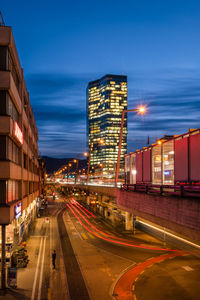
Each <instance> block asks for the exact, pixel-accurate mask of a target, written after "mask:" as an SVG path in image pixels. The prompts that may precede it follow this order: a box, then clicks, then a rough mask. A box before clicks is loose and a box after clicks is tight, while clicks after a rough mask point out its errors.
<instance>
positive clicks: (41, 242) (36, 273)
mask: <svg viewBox="0 0 200 300" xmlns="http://www.w3.org/2000/svg"><path fill="white" fill-rule="evenodd" d="M43 241H44V238H43V237H42V238H41V241H40V249H39V255H38V260H37V265H36V272H35V277H34V282H33V288H32V295H31V300H34V298H35V288H36V282H37V275H38V269H39V262H40V255H41V250H42V245H43Z"/></svg>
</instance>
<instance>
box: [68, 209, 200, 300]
mask: <svg viewBox="0 0 200 300" xmlns="http://www.w3.org/2000/svg"><path fill="white" fill-rule="evenodd" d="M83 211H84V209H83V207H82V208H81V207H79V206H74V204H72V205H71V207H67V213H66V214H65V215H64V218H65V225H66V228H67V231H68V235H69V238H70V241H71V243H72V246H73V249H74V251H75V253H76V256H77V260H78V262H79V265H80V267H81V271H82V274H83V275H84V278H85V282H86V285H87V287H88V290H89V293H90V295H91V299H95V300H96V299H97V300H98V299H111V298H112V292H113V288H114V286H115V283H116V282H117V280H118V279H119V278H120V276H121V275H122V274H123V273H124V271H125V270H126V269H128V268H129V267H130V266H132V267H134V266H135V265H136V264H139V263H141V262H144V261H146V260H148V259H151V258H152V257H156V256H160V255H163V254H164V253H170V251H169V252H166V251H164V250H163V251H161V250H153V249H148V247H151V248H159V249H160V248H163V242H162V241H159V240H156V239H155V238H152V237H151V236H148V235H147V234H144V233H142V232H139V231H137V232H136V235H135V237H133V236H132V237H130V236H127V235H123V234H118V233H116V232H115V230H114V229H113V228H112V227H110V226H109V224H108V225H106V223H105V222H102V221H103V220H102V218H101V217H97V218H94V217H92V216H90V217H89V213H88V212H86V211H85V213H86V214H84V213H83ZM87 215H88V216H87ZM84 218H85V219H84ZM86 220H87V221H88V222H89V223H88V222H86ZM84 225H85V226H84ZM94 227H95V228H97V229H98V230H100V231H103V233H100V232H99V231H98V230H96V229H95V228H94ZM104 234H107V235H112V238H110V237H109V241H108V240H106V239H102V238H101V237H104V238H105V237H106V238H108V236H105V235H104ZM100 236H101V237H100ZM110 239H111V241H110ZM120 239H121V240H120ZM122 239H123V240H122ZM124 239H125V240H128V242H129V241H132V243H134V244H135V246H136V247H134V246H127V245H123V243H124ZM112 240H115V241H117V242H119V241H120V242H122V244H121V243H117V244H116V243H115V242H112ZM126 243H127V241H126ZM138 247H144V248H138ZM178 262H179V263H178ZM158 270H159V272H158ZM166 270H167V272H166ZM170 270H171V271H170ZM199 271H200V269H199V259H198V257H195V256H193V255H187V256H181V258H180V257H177V258H173V260H166V261H164V262H162V263H159V264H158V263H157V264H154V265H153V266H151V268H148V269H147V270H144V272H143V273H142V274H141V275H140V276H139V277H138V278H137V279H138V280H137V283H136V284H135V285H134V287H135V297H137V298H135V299H139V300H140V299H141V300H145V299H148V300H149V299H158V300H162V299H191V300H193V299H194V300H196V299H199V298H198V297H199V294H200V289H199V284H198V280H197V278H198V275H199V274H200V273H199ZM189 272H190V273H189ZM152 274H153V275H154V276H152ZM156 274H159V276H156ZM183 274H185V275H183ZM188 275H189V276H190V279H189V280H188V283H187V284H186V282H187V276H188ZM180 276H183V277H184V278H185V285H184V284H183V283H184V281H183V280H179V277H180ZM142 280H143V281H142ZM99 282H101V285H100V288H99ZM144 282H145V283H146V285H144ZM189 282H190V283H189ZM186 286H187V288H186ZM144 287H145V288H144ZM169 295H170V297H169ZM181 297H182V298H181ZM116 299H120V298H116Z"/></svg>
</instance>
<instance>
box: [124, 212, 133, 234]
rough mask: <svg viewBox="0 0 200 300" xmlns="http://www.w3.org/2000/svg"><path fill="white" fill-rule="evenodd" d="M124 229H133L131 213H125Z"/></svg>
mask: <svg viewBox="0 0 200 300" xmlns="http://www.w3.org/2000/svg"><path fill="white" fill-rule="evenodd" d="M125 230H133V214H131V213H129V212H126V213H125Z"/></svg>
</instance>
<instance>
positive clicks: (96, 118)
mask: <svg viewBox="0 0 200 300" xmlns="http://www.w3.org/2000/svg"><path fill="white" fill-rule="evenodd" d="M124 109H127V77H126V76H120V75H105V76H104V77H102V78H101V79H99V80H96V81H92V82H90V83H89V84H88V88H87V118H88V120H87V131H88V142H89V147H90V149H91V166H97V165H98V164H100V163H102V164H103V176H104V177H107V178H113V177H114V173H115V167H116V163H117V155H118V145H119V134H120V127H121V117H122V111H123V110H124ZM101 142H102V143H101ZM126 152H127V116H126V115H125V118H124V130H123V138H122V148H121V161H120V171H121V172H123V168H124V154H126Z"/></svg>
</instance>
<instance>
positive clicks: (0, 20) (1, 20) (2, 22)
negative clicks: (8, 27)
mask: <svg viewBox="0 0 200 300" xmlns="http://www.w3.org/2000/svg"><path fill="white" fill-rule="evenodd" d="M0 26H5V23H4V20H3V16H2V13H1V11H0Z"/></svg>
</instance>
